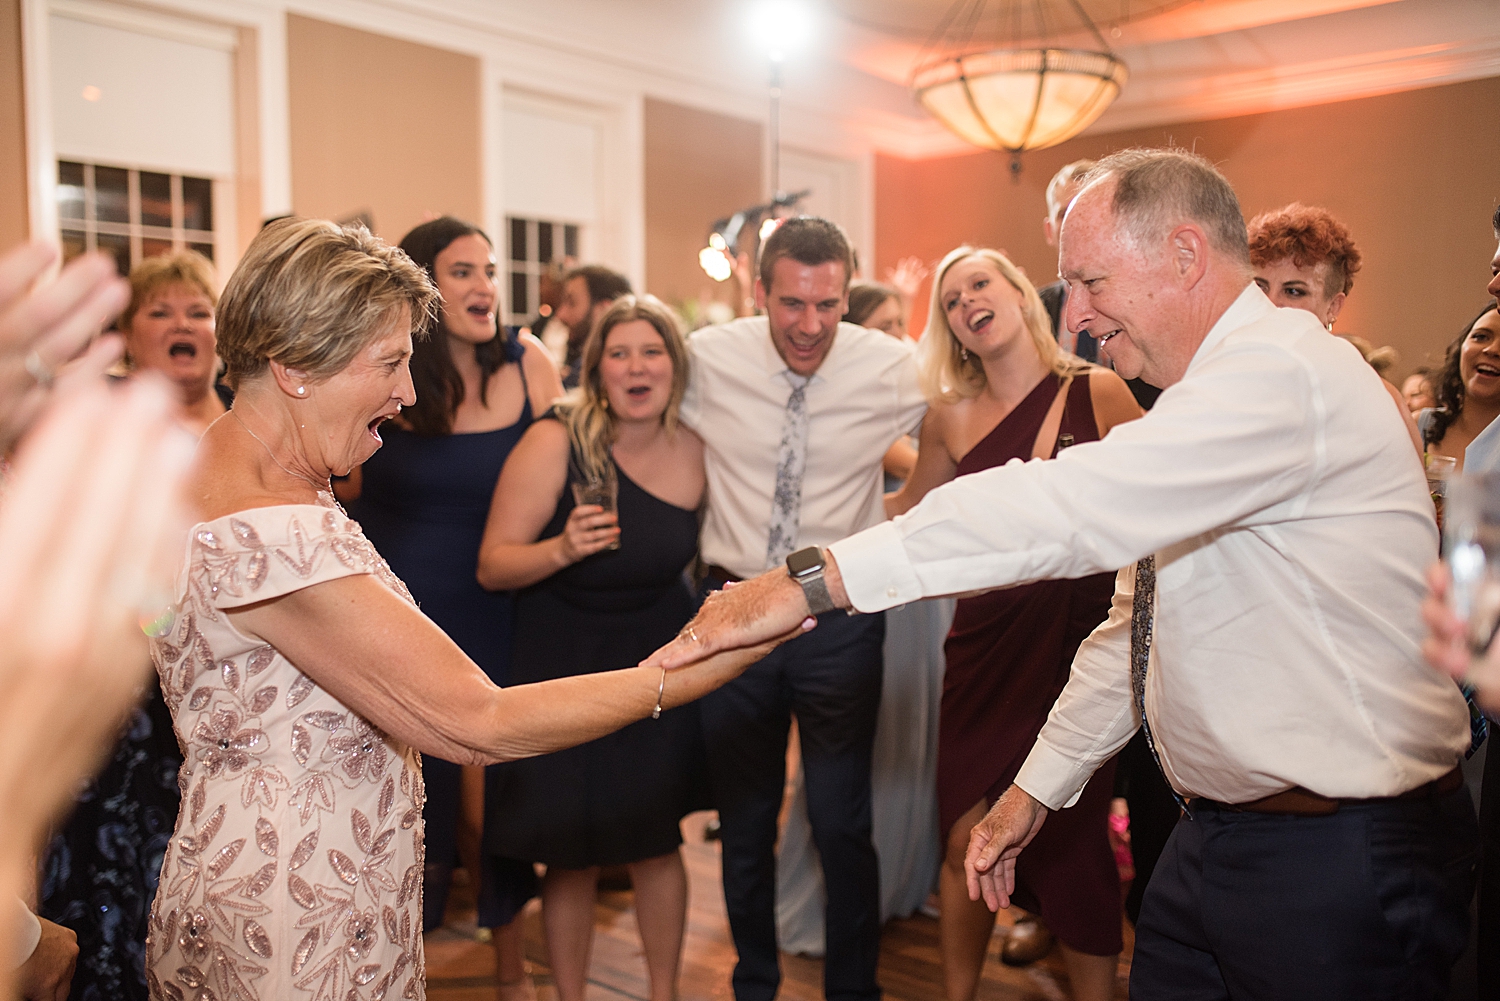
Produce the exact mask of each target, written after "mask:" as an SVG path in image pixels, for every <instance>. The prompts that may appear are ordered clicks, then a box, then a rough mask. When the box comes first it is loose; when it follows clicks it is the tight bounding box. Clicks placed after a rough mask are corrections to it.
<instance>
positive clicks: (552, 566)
mask: <svg viewBox="0 0 1500 1001" xmlns="http://www.w3.org/2000/svg"><path fill="white" fill-rule="evenodd" d="M686 366H687V354H686V348H685V346H684V344H683V339H682V334H681V332H680V330H679V329H678V326H677V320H676V318H675V317H674V316H673V315H672V314H671V312H669V311H668V310H667V309H666V307H664V306H663V305H662V304H661V303H660V302H658V301H656V300H655V299H653V298H651V297H650V296H643V297H640V298H636V297H634V296H627V297H625V298H623V299H621V300H619V301H618V302H616V303H615V304H614V306H612V307H611V308H610V310H609V312H607V313H606V314H605V315H604V316H603V317H602V318H601V320H600V322H599V326H598V327H597V328H596V329H595V330H594V332H593V333H592V334H591V335H590V337H589V340H588V342H587V344H586V346H585V348H584V354H583V362H582V369H581V378H580V383H579V388H578V389H577V390H576V391H575V392H574V393H573V394H572V395H571V396H569V397H568V398H567V399H566V400H565V401H564V402H563V403H561V404H559V405H558V406H557V407H556V408H554V410H553V411H552V412H551V413H549V414H548V415H547V418H549V419H543V420H539V421H537V423H536V424H534V425H533V426H532V427H531V428H530V429H529V430H528V431H527V432H526V434H525V436H524V437H523V438H522V439H521V442H520V444H518V445H517V446H516V448H515V451H514V452H513V453H512V455H511V458H510V461H509V462H508V463H507V464H506V467H505V470H504V472H503V473H502V474H501V476H500V483H499V485H498V486H497V487H496V489H495V499H494V503H493V505H492V506H491V508H490V519H489V524H488V525H487V526H486V528H485V534H484V544H483V546H482V547H481V549H480V555H479V581H480V583H482V584H483V585H484V586H485V587H488V588H492V589H497V590H498V589H508V588H509V589H519V590H518V593H517V595H516V620H515V650H514V655H513V657H512V660H511V679H512V681H514V682H516V683H518V684H523V683H526V682H531V681H541V680H543V679H549V678H558V677H566V676H569V675H578V674H592V673H595V672H599V671H607V670H611V669H614V668H620V667H629V666H631V665H634V664H636V663H637V662H639V661H640V660H641V659H643V658H644V657H646V656H647V655H648V654H650V653H651V652H652V651H653V650H655V649H656V648H657V647H658V646H660V645H661V644H663V643H665V642H667V641H668V640H670V639H671V638H672V637H673V636H674V635H675V634H676V633H677V631H678V630H679V629H680V628H682V626H683V625H684V624H685V623H686V622H687V621H688V619H689V618H691V617H692V612H693V602H692V596H691V592H690V591H689V588H688V586H687V583H686V581H685V579H684V575H683V571H684V569H685V568H686V566H687V564H688V562H689V561H690V560H691V559H692V558H693V554H694V552H695V550H696V548H697V538H698V519H697V514H696V512H697V509H698V506H699V504H700V503H701V501H702V499H703V489H704V473H703V443H702V442H701V441H700V440H699V439H698V437H697V436H696V435H694V434H693V432H691V431H689V430H688V429H687V428H684V427H680V426H678V424H677V408H678V405H679V404H680V402H681V400H682V394H683V391H684V389H685V388H686V385H687V367H686ZM590 481H592V482H609V481H613V482H614V483H616V484H617V491H618V501H617V504H616V508H617V511H618V516H617V515H616V514H615V513H611V512H609V511H606V510H605V509H604V507H602V506H601V505H599V504H591V503H575V499H574V489H573V488H574V487H575V486H580V485H582V484H583V483H586V482H590ZM701 745H702V736H701V732H700V730H699V723H698V710H697V707H696V706H694V705H689V706H683V707H681V708H678V709H672V710H669V711H667V712H664V713H662V715H661V718H660V719H647V720H642V721H641V722H639V723H636V724H633V725H631V726H628V727H626V728H625V729H623V730H621V731H619V732H618V733H615V734H612V735H610V736H608V737H604V738H601V739H599V740H596V741H593V742H591V743H588V744H584V745H583V746H581V747H576V748H573V749H571V750H568V751H562V752H559V753H556V754H549V755H545V756H543V757H539V758H532V759H529V760H526V761H519V762H512V763H510V764H507V765H505V766H503V769H502V772H501V774H502V776H503V781H502V782H500V783H499V784H498V790H497V792H498V794H497V795H496V796H495V797H494V799H493V800H492V801H491V803H490V804H489V809H488V812H487V814H486V819H485V846H486V850H487V851H490V852H493V853H496V854H500V855H505V856H510V857H513V858H521V859H527V860H531V861H535V862H542V863H545V864H546V866H547V875H546V876H545V877H544V879H543V880H542V918H543V923H544V926H545V928H546V933H547V948H548V952H549V954H550V955H551V957H552V972H553V977H554V980H555V982H556V984H557V993H558V997H559V999H560V1001H582V999H583V994H584V983H585V979H586V974H587V970H588V959H589V950H590V946H591V944H592V941H593V919H594V898H595V892H596V888H597V884H598V878H599V867H600V866H607V865H625V866H626V867H627V868H628V869H629V871H630V878H631V882H632V884H633V885H634V887H635V907H636V916H637V921H638V924H639V926H640V931H641V940H642V944H643V946H644V947H645V954H646V966H647V970H648V973H649V975H650V983H651V1001H672V999H673V998H674V997H675V996H676V987H677V969H678V965H679V962H680V959H681V953H682V934H683V924H684V921H685V918H686V911H687V876H686V872H685V871H684V869H683V865H682V857H681V855H680V854H679V851H678V849H679V846H680V845H681V842H682V838H681V834H680V832H679V827H678V823H679V821H680V820H681V819H682V817H683V815H685V814H687V813H689V812H690V811H692V810H694V809H698V808H700V807H702V806H703V805H704V794H703V789H704V780H703V774H702V772H701V768H702V761H703V753H702V748H701Z"/></svg>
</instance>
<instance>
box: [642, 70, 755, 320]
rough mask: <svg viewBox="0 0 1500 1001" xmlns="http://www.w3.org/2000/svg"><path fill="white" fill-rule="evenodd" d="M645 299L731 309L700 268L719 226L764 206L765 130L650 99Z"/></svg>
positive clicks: (726, 294)
mask: <svg viewBox="0 0 1500 1001" xmlns="http://www.w3.org/2000/svg"><path fill="white" fill-rule="evenodd" d="M645 146H646V171H645V173H646V291H648V292H650V293H652V294H653V295H655V296H657V297H658V298H660V299H662V300H664V301H666V302H669V303H673V304H678V303H682V302H684V301H687V300H690V299H700V298H703V299H712V300H717V301H719V302H729V300H730V298H731V289H732V287H733V284H734V283H733V282H732V281H729V282H723V283H716V282H714V281H713V280H712V279H710V278H709V277H708V276H707V275H705V274H704V273H703V269H702V268H700V267H699V266H698V251H700V250H702V249H703V246H704V242H705V240H706V239H707V237H708V227H709V226H710V225H712V224H713V222H714V220H716V219H720V218H723V217H724V216H727V215H731V214H733V213H734V212H736V211H738V210H739V209H742V208H747V207H749V206H751V205H756V204H758V203H759V202H760V201H761V190H762V188H761V126H760V123H759V122H752V121H747V120H745V119H741V118H730V117H728V116H726V115H720V114H715V113H713V112H710V111H699V110H698V109H696V108H687V107H683V106H682V105H680V104H672V103H670V102H667V101H658V100H652V99H649V98H648V99H647V101H646V108H645Z"/></svg>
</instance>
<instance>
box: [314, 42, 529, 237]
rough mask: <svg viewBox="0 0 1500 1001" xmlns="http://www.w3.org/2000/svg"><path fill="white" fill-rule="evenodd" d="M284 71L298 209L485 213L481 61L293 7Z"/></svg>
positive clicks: (392, 227) (382, 217) (396, 231)
mask: <svg viewBox="0 0 1500 1001" xmlns="http://www.w3.org/2000/svg"><path fill="white" fill-rule="evenodd" d="M287 78H288V84H289V91H290V93H289V97H290V104H291V160H292V204H293V205H294V207H295V210H296V212H297V213H298V214H299V215H304V216H318V217H324V218H331V219H344V218H348V217H351V216H354V215H357V214H359V213H360V212H368V213H369V214H370V215H371V217H372V218H373V220H374V224H375V231H376V233H378V234H379V235H380V236H382V237H384V238H385V239H387V240H389V241H391V242H395V241H397V240H400V239H401V237H402V236H403V235H405V233H406V231H407V230H409V229H411V228H412V227H413V226H415V225H416V224H417V223H419V222H422V221H423V220H424V219H426V218H430V217H432V216H437V215H442V214H445V213H447V214H451V215H456V216H459V217H460V218H463V219H467V220H469V221H471V222H476V223H477V222H479V221H480V218H479V213H480V200H481V199H480V187H481V186H480V133H481V125H482V123H481V121H480V110H479V99H480V82H479V60H478V59H476V58H474V57H473V56H466V55H462V54H460V53H456V52H449V51H446V50H443V49H435V48H432V47H430V46H427V45H418V44H416V43H415V42H405V41H400V40H398V39H395V38H389V37H387V36H385V35H375V34H371V33H370V32H366V31H359V30H357V29H354V28H345V27H342V26H340V25H335V24H329V23H327V22H325V21H318V20H314V19H313V18H309V17H301V16H299V15H296V14H289V15H287ZM490 235H491V236H492V237H493V238H495V239H499V238H500V235H499V234H495V233H492V234H490Z"/></svg>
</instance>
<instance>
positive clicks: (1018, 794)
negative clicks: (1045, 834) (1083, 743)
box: [964, 785, 1047, 911]
mask: <svg viewBox="0 0 1500 1001" xmlns="http://www.w3.org/2000/svg"><path fill="white" fill-rule="evenodd" d="M1046 819H1047V811H1046V809H1045V808H1043V806H1042V804H1041V803H1038V802H1037V801H1036V800H1034V799H1032V798H1031V796H1030V795H1029V794H1028V793H1027V792H1026V791H1025V790H1024V789H1022V788H1021V787H1020V786H1014V785H1013V786H1011V787H1010V788H1009V789H1007V790H1005V794H1004V795H1003V796H1001V797H1000V798H999V799H998V800H996V801H995V805H994V806H992V807H990V812H989V813H987V814H985V815H984V819H983V820H981V821H980V822H979V823H977V824H975V825H974V830H973V831H971V832H970V833H969V851H968V853H967V854H965V855H964V876H965V878H966V879H967V881H968V884H969V899H970V900H978V899H979V898H980V895H981V894H982V895H983V896H984V903H985V906H986V907H988V908H989V909H990V910H992V911H998V910H1000V908H1002V907H1009V906H1010V895H1011V894H1012V893H1014V892H1015V890H1016V856H1018V855H1020V854H1021V849H1022V848H1025V847H1026V846H1027V845H1029V844H1031V839H1032V838H1034V837H1036V832H1037V831H1039V830H1041V828H1042V821H1044V820H1046Z"/></svg>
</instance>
